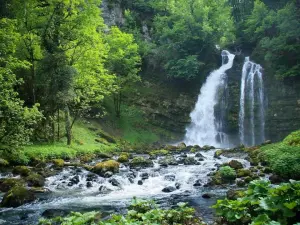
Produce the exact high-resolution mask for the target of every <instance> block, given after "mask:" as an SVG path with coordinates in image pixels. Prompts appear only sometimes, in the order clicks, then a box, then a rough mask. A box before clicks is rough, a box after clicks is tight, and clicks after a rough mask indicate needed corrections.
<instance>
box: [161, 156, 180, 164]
mask: <svg viewBox="0 0 300 225" xmlns="http://www.w3.org/2000/svg"><path fill="white" fill-rule="evenodd" d="M158 163H159V164H160V165H161V166H169V165H171V166H175V165H178V162H177V161H176V159H175V158H174V156H166V157H164V158H162V159H160V160H159V161H158Z"/></svg>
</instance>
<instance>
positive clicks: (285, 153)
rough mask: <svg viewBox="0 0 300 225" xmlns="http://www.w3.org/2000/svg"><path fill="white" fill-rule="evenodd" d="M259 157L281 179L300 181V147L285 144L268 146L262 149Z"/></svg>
mask: <svg viewBox="0 0 300 225" xmlns="http://www.w3.org/2000/svg"><path fill="white" fill-rule="evenodd" d="M288 137H290V136H288ZM285 140H286V139H285ZM284 142H285V141H284ZM258 157H259V158H260V159H261V160H263V161H266V162H267V163H268V165H269V167H270V168H271V169H272V170H273V172H274V173H276V174H277V175H279V176H280V177H282V178H284V179H300V163H299V159H300V146H290V145H287V144H284V143H276V144H270V145H266V146H263V147H261V148H260V150H259V154H258Z"/></svg>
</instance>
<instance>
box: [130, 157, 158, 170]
mask: <svg viewBox="0 0 300 225" xmlns="http://www.w3.org/2000/svg"><path fill="white" fill-rule="evenodd" d="M129 166H130V168H138V167H141V168H147V167H153V166H154V164H153V162H152V160H150V159H146V158H144V157H140V156H138V157H135V158H133V159H132V160H131V161H130V162H129Z"/></svg>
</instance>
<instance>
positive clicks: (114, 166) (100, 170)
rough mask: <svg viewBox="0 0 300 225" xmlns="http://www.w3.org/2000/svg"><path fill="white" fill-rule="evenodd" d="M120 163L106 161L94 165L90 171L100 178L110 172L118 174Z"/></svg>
mask: <svg viewBox="0 0 300 225" xmlns="http://www.w3.org/2000/svg"><path fill="white" fill-rule="evenodd" d="M119 166H120V163H119V162H117V161H115V160H108V161H104V162H100V163H98V164H96V165H95V166H94V167H93V169H92V171H93V172H94V173H96V174H98V175H100V176H104V175H105V173H106V172H108V171H110V172H112V173H118V172H119Z"/></svg>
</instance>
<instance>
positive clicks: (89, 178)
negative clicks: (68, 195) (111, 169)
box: [86, 173, 98, 182]
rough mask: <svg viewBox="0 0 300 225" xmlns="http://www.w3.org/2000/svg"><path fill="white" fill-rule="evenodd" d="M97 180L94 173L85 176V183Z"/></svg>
mask: <svg viewBox="0 0 300 225" xmlns="http://www.w3.org/2000/svg"><path fill="white" fill-rule="evenodd" d="M97 179H98V175H97V174H94V173H89V174H88V175H87V176H86V181H94V182H95V181H97Z"/></svg>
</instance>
